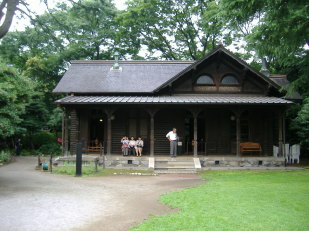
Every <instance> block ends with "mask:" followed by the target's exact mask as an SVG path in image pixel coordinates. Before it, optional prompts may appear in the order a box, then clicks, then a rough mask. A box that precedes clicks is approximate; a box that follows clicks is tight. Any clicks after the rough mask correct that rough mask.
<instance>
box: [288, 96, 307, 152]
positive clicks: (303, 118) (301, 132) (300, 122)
mask: <svg viewBox="0 0 309 231" xmlns="http://www.w3.org/2000/svg"><path fill="white" fill-rule="evenodd" d="M291 127H292V129H295V130H297V135H298V136H299V138H300V144H301V145H302V148H303V149H306V150H307V151H309V97H307V98H306V99H305V100H304V102H303V106H302V108H301V110H300V111H299V112H298V114H297V117H296V118H295V119H294V120H293V121H292V124H291Z"/></svg>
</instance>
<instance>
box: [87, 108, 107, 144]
mask: <svg viewBox="0 0 309 231" xmlns="http://www.w3.org/2000/svg"><path fill="white" fill-rule="evenodd" d="M105 124H106V116H105V115H104V114H103V113H102V112H101V111H92V114H91V118H90V121H89V134H90V135H89V144H88V145H89V146H99V145H100V144H102V145H103V146H104V138H105Z"/></svg>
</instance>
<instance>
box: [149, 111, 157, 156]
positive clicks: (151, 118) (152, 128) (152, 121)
mask: <svg viewBox="0 0 309 231" xmlns="http://www.w3.org/2000/svg"><path fill="white" fill-rule="evenodd" d="M158 111H159V109H157V108H156V109H148V110H147V112H148V113H149V116H150V153H149V154H150V156H154V116H155V114H156V113H157V112H158Z"/></svg>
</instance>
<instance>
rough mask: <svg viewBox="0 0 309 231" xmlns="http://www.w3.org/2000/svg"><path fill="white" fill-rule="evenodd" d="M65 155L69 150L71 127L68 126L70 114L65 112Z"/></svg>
mask: <svg viewBox="0 0 309 231" xmlns="http://www.w3.org/2000/svg"><path fill="white" fill-rule="evenodd" d="M62 142H64V153H63V154H64V156H67V155H68V151H69V128H68V115H67V113H66V112H64V140H62Z"/></svg>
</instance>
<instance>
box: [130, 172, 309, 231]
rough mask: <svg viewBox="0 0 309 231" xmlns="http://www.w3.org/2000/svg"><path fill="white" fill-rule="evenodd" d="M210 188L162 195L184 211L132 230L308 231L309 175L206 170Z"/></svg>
mask: <svg viewBox="0 0 309 231" xmlns="http://www.w3.org/2000/svg"><path fill="white" fill-rule="evenodd" d="M202 176H203V178H204V179H205V183H204V184H202V185H200V186H196V187H193V188H190V189H185V190H182V191H179V192H172V193H168V194H165V195H163V196H161V199H160V201H161V202H163V203H166V204H168V205H170V206H171V207H177V208H179V212H177V213H173V214H168V215H165V216H159V217H154V218H151V219H149V220H147V221H144V222H143V223H141V224H140V225H139V226H137V227H132V228H131V231H133V230H134V231H140V230H145V231H146V230H147V231H148V230H151V231H155V230H168V231H174V230H175V231H176V230H177V231H180V230H188V231H189V230H190V231H199V230H200V231H202V230H203V231H205V230H210V231H213V230H220V231H221V230H235V231H236V230H237V231H238V230H246V231H250V230H256V231H264V230H269V231H276V230H278V231H284V230H287V231H295V230H304V231H307V230H309V170H293V171H207V172H204V173H202Z"/></svg>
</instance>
